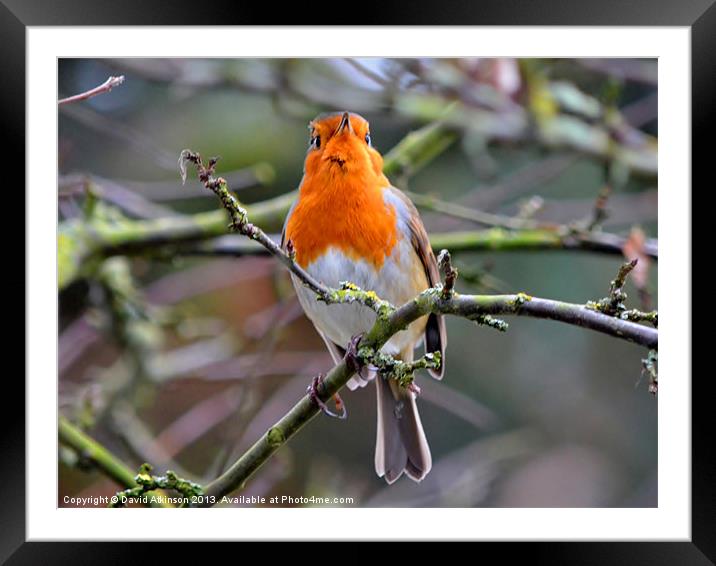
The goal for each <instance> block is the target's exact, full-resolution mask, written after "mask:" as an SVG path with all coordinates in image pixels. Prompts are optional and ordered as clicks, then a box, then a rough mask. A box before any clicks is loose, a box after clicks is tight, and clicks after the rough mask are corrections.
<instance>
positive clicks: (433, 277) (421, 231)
mask: <svg viewBox="0 0 716 566" xmlns="http://www.w3.org/2000/svg"><path fill="white" fill-rule="evenodd" d="M386 192H387V193H388V196H389V198H390V200H393V199H394V200H395V201H397V202H398V203H399V204H400V205H402V208H403V211H401V210H398V214H399V216H400V217H401V218H402V220H403V221H404V222H405V224H406V226H407V229H408V232H409V233H410V238H411V241H412V243H413V249H414V250H415V253H416V254H417V255H418V258H419V259H420V261H421V263H422V264H423V268H424V269H425V275H426V276H427V278H428V283H429V284H430V286H431V287H434V286H435V285H437V284H438V283H440V269H439V268H438V262H437V260H436V259H435V254H434V253H433V248H432V247H431V246H430V239H429V238H428V233H427V232H426V231H425V226H423V221H422V220H421V219H420V214H419V213H418V210H417V209H416V208H415V205H414V204H413V203H412V201H411V200H410V199H409V198H408V197H407V196H405V194H403V192H402V191H401V190H399V189H396V188H395V187H388V188H387V189H386ZM396 208H398V209H399V208H401V207H396ZM401 212H402V214H401ZM446 345H447V331H446V329H445V319H444V317H443V316H442V315H436V314H431V315H429V316H428V323H427V325H426V327H425V351H426V352H440V355H441V360H442V363H441V364H440V369H439V370H438V371H435V370H430V375H432V376H433V377H434V378H436V379H442V377H443V375H444V373H445V370H444V368H445V346H446Z"/></svg>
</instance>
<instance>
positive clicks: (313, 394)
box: [306, 373, 348, 419]
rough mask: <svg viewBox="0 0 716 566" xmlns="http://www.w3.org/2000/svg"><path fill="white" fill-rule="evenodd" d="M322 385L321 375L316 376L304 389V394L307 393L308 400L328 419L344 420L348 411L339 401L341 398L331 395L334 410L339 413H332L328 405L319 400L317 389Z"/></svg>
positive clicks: (341, 401) (341, 400)
mask: <svg viewBox="0 0 716 566" xmlns="http://www.w3.org/2000/svg"><path fill="white" fill-rule="evenodd" d="M321 383H323V375H322V374H320V373H319V374H318V375H317V376H316V377H314V378H313V380H311V385H309V386H308V387H307V388H306V393H308V398H309V399H310V400H311V401H313V402H314V403H315V404H316V406H317V407H318V408H319V409H320V410H321V412H322V413H324V414H325V415H328V416H329V417H333V418H336V419H345V418H346V417H348V410H347V409H346V405H345V403H344V402H343V399H341V396H340V395H338V393H336V394H335V395H333V401H334V403H335V404H336V409H338V410H339V411H340V413H334V412H333V411H331V410H330V409H329V408H328V405H326V404H325V403H324V402H323V401H321V398H320V397H319V396H318V387H319V385H321Z"/></svg>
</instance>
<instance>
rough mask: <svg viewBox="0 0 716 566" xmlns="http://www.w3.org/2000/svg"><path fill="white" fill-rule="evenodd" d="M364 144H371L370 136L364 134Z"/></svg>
mask: <svg viewBox="0 0 716 566" xmlns="http://www.w3.org/2000/svg"><path fill="white" fill-rule="evenodd" d="M365 143H367V144H368V145H371V143H370V134H366V135H365Z"/></svg>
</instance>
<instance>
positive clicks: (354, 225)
mask: <svg viewBox="0 0 716 566" xmlns="http://www.w3.org/2000/svg"><path fill="white" fill-rule="evenodd" d="M381 177H382V175H381ZM382 180H384V181H385V184H387V179H385V177H382ZM286 239H287V240H291V242H292V243H293V246H294V249H295V250H296V261H297V262H298V263H299V265H301V266H302V267H306V266H308V265H309V264H311V262H313V261H314V260H315V259H317V258H318V257H320V256H321V255H323V254H324V253H325V252H326V251H327V250H328V248H330V247H332V246H333V247H336V248H338V249H340V250H341V251H342V252H343V253H344V254H345V255H347V256H349V257H351V258H354V259H356V260H359V259H363V260H365V261H367V262H369V263H371V264H372V265H373V266H375V268H376V269H380V267H381V266H382V265H383V262H384V261H385V259H386V257H388V256H390V254H391V252H392V250H393V248H394V247H395V244H396V243H397V219H396V214H395V209H394V208H393V207H392V206H388V205H386V204H385V202H384V201H383V189H382V187H381V186H380V185H379V184H376V178H375V177H374V176H371V175H368V174H366V176H365V177H363V176H362V175H350V176H346V175H342V174H341V172H340V171H332V170H330V169H329V170H326V171H323V172H321V173H320V174H317V175H313V176H311V177H307V178H304V181H303V183H302V185H301V189H300V192H299V199H298V203H297V204H296V207H295V208H294V209H293V213H292V214H291V217H290V218H289V220H288V224H287V225H286Z"/></svg>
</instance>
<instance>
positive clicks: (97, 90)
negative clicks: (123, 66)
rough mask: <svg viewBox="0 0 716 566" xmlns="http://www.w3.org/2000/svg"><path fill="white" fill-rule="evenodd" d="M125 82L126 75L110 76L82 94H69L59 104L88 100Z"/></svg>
mask: <svg viewBox="0 0 716 566" xmlns="http://www.w3.org/2000/svg"><path fill="white" fill-rule="evenodd" d="M123 82H124V75H120V76H118V77H109V78H108V79H107V80H106V81H104V82H103V83H102V84H101V85H99V86H96V87H94V88H92V89H90V90H87V91H85V92H81V93H80V94H75V95H74V96H68V97H67V98H62V99H60V100H58V101H57V104H58V105H60V106H61V105H63V104H70V103H71V102H78V101H80V100H87V99H88V98H92V97H94V96H97V95H98V94H102V93H105V92H109V91H110V90H112V89H113V88H114V87H116V86H119V85H121V84H122V83H123Z"/></svg>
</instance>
